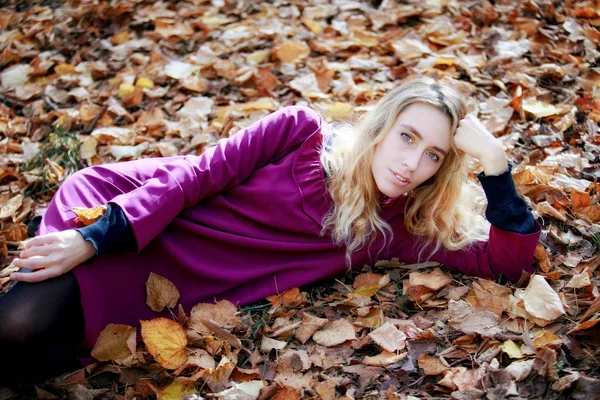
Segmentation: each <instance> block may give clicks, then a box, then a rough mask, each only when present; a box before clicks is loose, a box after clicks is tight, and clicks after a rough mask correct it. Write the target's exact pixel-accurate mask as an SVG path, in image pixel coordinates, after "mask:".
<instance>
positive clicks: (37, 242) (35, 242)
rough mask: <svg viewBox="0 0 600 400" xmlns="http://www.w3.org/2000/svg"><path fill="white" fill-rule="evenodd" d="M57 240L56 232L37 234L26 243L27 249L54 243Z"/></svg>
mask: <svg viewBox="0 0 600 400" xmlns="http://www.w3.org/2000/svg"><path fill="white" fill-rule="evenodd" d="M55 240H56V234H55V233H48V234H45V235H40V236H36V237H34V238H33V239H31V240H29V241H28V242H27V243H25V249H30V248H32V247H35V246H42V245H45V244H50V243H53V242H54V241H55Z"/></svg>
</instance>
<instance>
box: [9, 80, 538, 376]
mask: <svg viewBox="0 0 600 400" xmlns="http://www.w3.org/2000/svg"><path fill="white" fill-rule="evenodd" d="M465 115H466V113H465V104H464V101H463V98H462V95H461V94H460V93H459V92H458V91H457V90H455V89H453V88H452V87H450V86H448V85H444V84H440V83H438V82H436V81H435V80H433V79H430V78H417V79H412V80H409V81H407V82H405V83H403V84H402V85H400V86H399V87H397V88H396V89H394V90H392V91H391V92H389V93H388V94H387V95H386V96H385V97H384V98H383V99H381V101H380V102H379V103H378V104H377V106H376V107H375V108H374V109H373V111H372V112H371V113H370V114H368V115H367V116H366V118H364V120H363V122H362V123H361V124H360V125H358V126H357V127H356V128H355V129H353V130H352V131H351V132H343V130H340V131H339V132H338V133H333V132H332V131H331V128H330V126H329V125H328V124H327V123H325V122H324V121H323V119H322V118H321V117H320V116H319V115H318V114H317V113H316V112H315V111H313V110H311V109H309V108H305V107H287V108H284V109H282V110H280V111H277V112H275V113H273V114H271V115H269V116H267V117H265V118H263V119H261V120H259V121H257V122H255V123H254V124H252V125H251V126H250V127H248V128H246V129H244V130H242V131H240V132H238V133H236V134H235V135H233V136H232V137H230V138H228V139H226V140H222V141H220V142H219V143H218V144H217V145H216V146H215V147H213V148H211V149H208V150H206V151H205V152H204V153H203V154H202V155H200V156H179V157H171V158H155V159H144V160H137V161H131V162H125V163H118V164H111V165H102V166H94V167H90V168H86V169H84V170H82V171H80V172H78V173H76V174H75V175H74V176H72V177H70V178H69V179H68V180H67V181H66V182H65V183H64V184H63V185H62V187H61V188H60V190H59V191H58V192H57V193H56V195H55V196H54V198H53V200H52V203H51V204H50V206H49V208H48V210H47V212H46V214H45V216H44V218H43V220H42V223H41V226H40V229H39V236H37V237H35V238H34V239H32V240H31V241H30V242H29V243H28V245H27V247H26V249H25V250H23V251H22V253H21V254H20V258H18V259H15V261H14V263H15V265H17V266H19V267H21V268H23V269H24V271H23V272H19V273H14V274H13V275H12V279H14V280H17V281H20V282H18V283H17V284H16V285H15V286H14V287H13V288H12V289H11V290H9V291H8V293H7V294H5V295H4V297H3V298H0V354H3V355H4V357H9V359H13V360H23V365H16V366H15V367H14V369H13V370H14V371H19V368H22V369H23V368H28V369H27V370H28V373H27V377H32V376H35V377H36V378H38V379H41V378H43V377H47V376H48V375H50V374H56V373H58V372H61V371H63V370H65V369H68V368H74V367H75V366H77V365H78V364H77V359H76V356H77V355H79V356H81V355H83V354H84V352H83V351H85V350H86V349H87V350H89V349H90V348H92V347H93V345H94V343H95V341H96V338H97V337H98V334H99V333H100V331H101V330H102V329H103V328H104V327H105V326H106V325H107V324H109V323H120V324H128V325H133V326H138V324H139V322H138V321H139V320H140V319H150V318H154V317H156V316H157V314H156V313H154V312H153V311H151V310H150V308H148V306H147V305H146V304H145V299H146V294H145V285H144V283H145V282H146V280H147V279H148V276H149V274H150V273H151V272H154V273H156V274H159V275H162V276H165V277H167V278H168V279H170V280H171V281H172V282H173V283H174V284H175V285H176V286H177V287H178V288H179V291H180V292H181V298H180V303H181V304H182V305H183V307H184V309H185V310H188V311H189V310H190V309H191V308H192V307H193V306H194V305H195V304H197V303H199V302H213V301H214V300H215V299H228V300H230V301H232V302H234V303H236V304H240V305H243V304H247V303H251V302H254V301H257V300H261V299H263V298H265V296H268V295H271V294H274V293H276V292H278V291H279V292H281V291H284V290H286V289H289V288H291V287H295V286H302V285H305V284H308V283H310V282H314V281H316V280H319V279H323V278H327V277H331V276H334V275H338V274H342V273H344V272H345V271H346V270H347V269H348V268H352V267H361V266H363V265H364V264H373V263H375V262H376V261H377V260H378V259H389V258H391V257H398V258H399V259H400V260H401V261H404V262H407V263H414V262H417V261H425V260H434V261H438V262H440V263H442V264H444V265H445V266H446V268H448V269H449V270H451V271H459V272H462V273H465V274H470V275H478V276H483V277H489V278H492V279H496V278H498V277H499V276H501V275H502V276H503V277H504V278H507V279H510V280H512V281H516V280H517V279H518V278H519V277H520V275H521V272H522V271H523V270H527V271H530V272H531V270H532V267H531V259H532V256H533V253H534V249H535V246H536V243H537V241H538V237H539V232H540V227H539V224H537V223H536V222H535V220H534V219H533V216H532V215H531V213H530V212H529V211H528V209H527V207H526V204H525V202H524V201H523V199H521V198H520V197H519V196H518V195H517V193H516V191H515V188H514V183H513V182H512V178H511V175H510V171H509V166H508V163H507V158H506V155H505V153H504V150H503V147H502V145H501V143H500V142H499V141H498V140H497V139H496V138H495V137H494V136H493V135H491V134H490V133H489V132H487V131H486V130H485V128H484V127H483V125H482V124H481V123H480V122H479V121H478V120H477V119H476V118H474V117H472V116H465ZM342 132H343V133H342ZM465 155H470V156H472V157H474V158H476V159H478V160H479V161H480V162H481V165H482V166H483V174H481V175H480V177H479V179H480V180H481V182H482V185H483V188H484V190H485V192H486V195H487V198H488V208H487V212H486V214H487V217H488V220H489V221H490V222H491V227H489V224H488V225H487V226H486V227H485V230H482V229H481V226H482V224H481V223H479V222H477V221H478V219H477V218H478V217H477V215H476V212H475V211H474V210H475V208H476V207H475V205H474V201H473V196H472V195H471V194H470V186H469V185H468V184H467V174H466V171H465V165H464V164H465ZM99 204H108V205H109V207H108V211H107V213H106V214H105V215H104V216H103V217H102V218H101V219H100V220H99V221H98V222H96V223H94V224H92V225H90V226H88V227H83V228H82V227H80V226H78V225H77V224H76V223H75V222H74V214H73V213H72V212H71V211H70V209H71V208H72V207H93V206H96V205H99ZM80 264H81V265H80ZM75 267H77V268H75ZM165 315H166V316H168V314H167V313H165ZM32 367H39V371H37V374H36V375H33V371H32ZM16 373H17V374H18V372H16Z"/></svg>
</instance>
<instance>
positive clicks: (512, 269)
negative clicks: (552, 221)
mask: <svg viewBox="0 0 600 400" xmlns="http://www.w3.org/2000/svg"><path fill="white" fill-rule="evenodd" d="M536 225H537V227H538V230H537V231H536V232H533V233H529V234H520V233H515V232H510V231H506V230H503V229H500V228H498V227H495V226H493V225H492V226H491V228H490V235H489V239H488V241H477V242H475V243H473V244H471V245H470V246H467V247H466V248H464V249H461V250H458V251H448V250H445V249H441V250H439V251H438V252H437V253H435V254H434V255H433V256H432V257H431V260H432V261H437V262H440V263H442V264H444V265H445V266H446V267H447V268H448V269H449V270H451V271H456V272H462V273H463V274H467V275H475V276H480V277H484V278H491V279H498V277H500V275H502V276H503V277H504V278H506V279H508V280H510V281H512V282H517V281H518V280H519V278H520V276H521V272H522V271H527V272H529V273H532V272H533V267H532V264H531V263H532V260H533V255H534V253H535V247H536V245H537V243H538V239H539V237H540V231H541V226H540V224H539V223H538V222H536Z"/></svg>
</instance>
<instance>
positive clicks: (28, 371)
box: [0, 272, 84, 387]
mask: <svg viewBox="0 0 600 400" xmlns="http://www.w3.org/2000/svg"><path fill="white" fill-rule="evenodd" d="M83 330H84V319H83V311H82V309H81V297H80V294H79V286H78V284H77V281H76V279H75V277H74V276H73V274H72V273H71V272H69V273H67V274H65V275H61V276H59V277H57V278H53V279H49V280H47V281H43V282H39V283H24V282H18V283H17V284H15V285H14V286H13V287H12V288H11V289H10V290H9V291H8V292H6V293H5V294H4V295H2V296H1V297H0V365H2V371H3V372H2V373H0V387H1V386H6V385H12V384H15V383H34V382H41V381H44V380H46V379H48V378H50V377H53V376H55V375H59V374H61V373H63V372H66V371H69V370H76V369H78V368H81V365H80V363H79V360H78V359H77V350H78V348H79V345H80V343H81V341H82V339H83Z"/></svg>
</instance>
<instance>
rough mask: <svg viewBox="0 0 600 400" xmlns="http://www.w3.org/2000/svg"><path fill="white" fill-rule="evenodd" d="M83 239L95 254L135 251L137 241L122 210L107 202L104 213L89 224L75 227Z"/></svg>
mask: <svg viewBox="0 0 600 400" xmlns="http://www.w3.org/2000/svg"><path fill="white" fill-rule="evenodd" d="M75 230H76V231H78V232H79V233H81V235H82V236H83V238H84V239H85V240H89V241H90V242H91V243H92V244H93V245H94V247H95V248H96V255H97V256H98V255H100V254H104V253H117V252H120V251H136V249H137V242H136V240H135V235H134V234H133V230H132V229H131V226H130V225H129V221H127V218H126V217H125V214H124V213H123V210H121V207H119V206H118V205H116V204H113V203H109V204H108V209H107V210H106V213H104V215H103V216H102V217H100V218H99V219H98V220H97V221H96V222H94V223H93V224H91V225H88V226H84V227H83V228H75Z"/></svg>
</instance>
